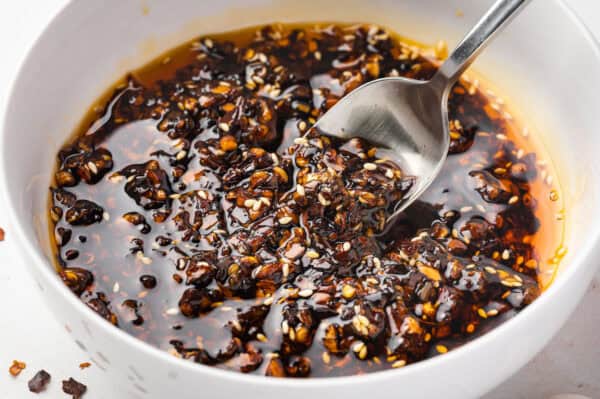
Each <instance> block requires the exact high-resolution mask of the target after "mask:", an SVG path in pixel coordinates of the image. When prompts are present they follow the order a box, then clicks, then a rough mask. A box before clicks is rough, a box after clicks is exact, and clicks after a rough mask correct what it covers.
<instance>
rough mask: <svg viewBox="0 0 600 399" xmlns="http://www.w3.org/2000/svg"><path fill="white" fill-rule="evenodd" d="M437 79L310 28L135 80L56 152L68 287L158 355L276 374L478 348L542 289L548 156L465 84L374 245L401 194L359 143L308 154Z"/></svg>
mask: <svg viewBox="0 0 600 399" xmlns="http://www.w3.org/2000/svg"><path fill="white" fill-rule="evenodd" d="M256 32H260V34H256ZM435 65H436V62H435V60H433V59H431V58H427V57H425V56H423V54H422V53H421V52H420V51H419V49H417V48H415V47H413V46H409V45H407V44H405V43H399V42H398V41H397V39H396V38H395V37H394V36H391V35H390V34H389V33H388V32H387V31H385V30H383V29H380V28H373V27H369V26H352V27H350V26H328V27H325V28H322V29H315V28H309V27H306V26H304V27H294V28H286V27H266V28H262V29H259V30H256V29H250V30H245V31H243V32H235V33H229V34H225V35H214V36H211V39H202V40H200V41H197V42H194V43H191V44H187V45H185V46H182V47H180V48H178V49H176V50H174V51H173V52H172V53H170V54H169V55H168V56H165V57H163V58H161V60H160V61H157V62H155V63H152V64H150V65H149V66H147V67H144V68H143V69H140V70H138V71H136V72H134V73H133V74H132V75H131V76H130V77H129V78H128V79H127V80H126V84H124V85H122V86H120V87H118V88H117V89H115V91H114V93H113V94H112V96H111V98H110V100H109V101H107V102H104V103H103V104H104V106H103V107H102V110H101V111H100V112H98V113H96V114H94V115H93V116H92V117H91V119H88V120H87V121H86V122H85V126H84V127H83V128H82V129H80V130H79V131H78V132H77V134H76V136H75V139H74V140H72V141H71V142H70V143H68V144H66V145H65V146H64V147H63V149H62V150H61V152H60V154H59V165H58V167H59V169H58V172H57V177H56V181H55V182H54V184H53V191H52V193H53V194H52V198H51V210H50V217H51V218H52V226H53V235H54V236H55V244H56V248H57V261H58V268H59V271H60V273H61V276H62V278H63V279H64V280H65V282H66V283H67V285H69V287H70V288H71V289H72V290H73V291H74V292H75V293H76V294H78V295H80V296H81V298H82V300H83V301H84V302H86V303H87V304H88V305H89V306H90V307H92V308H93V309H94V310H96V311H97V312H98V313H99V314H100V315H101V316H102V317H104V318H106V319H107V320H108V321H110V322H112V323H113V324H118V326H119V328H122V329H124V330H125V331H127V332H129V333H131V334H132V335H134V336H136V337H138V338H140V339H143V340H144V341H146V342H148V343H150V344H152V345H155V346H158V347H160V348H163V349H165V350H169V351H171V352H172V353H173V354H174V355H176V356H180V357H185V358H189V359H192V360H194V361H197V362H201V363H205V364H210V365H215V366H217V367H222V368H226V369H232V370H240V371H243V372H254V373H257V374H265V375H271V376H297V377H302V376H315V377H323V376H337V375H352V374H361V373H367V372H373V371H377V370H383V369H388V368H392V367H401V366H403V365H404V364H407V363H412V362H415V361H419V360H421V359H423V358H427V357H431V356H436V355H439V354H442V353H445V352H446V351H447V350H448V349H452V348H453V347H456V346H459V345H461V344H462V343H464V342H466V341H468V340H470V339H472V338H473V337H475V336H477V335H480V334H481V333H483V332H485V331H487V330H489V329H490V328H492V327H493V326H495V325H497V324H498V323H500V322H501V321H503V320H505V319H507V318H509V317H511V316H513V315H514V314H515V313H516V312H518V310H520V309H521V308H522V307H524V306H526V305H527V304H529V303H530V302H531V301H532V300H534V299H535V298H536V297H537V295H538V294H539V293H540V292H541V289H542V287H543V284H542V283H541V282H540V273H541V271H543V270H542V269H541V265H542V264H545V263H546V262H545V261H544V260H543V258H542V255H543V256H548V255H549V254H548V253H546V252H543V253H540V250H539V248H538V243H541V242H543V243H544V251H545V248H549V247H551V246H552V245H556V243H557V240H556V235H557V234H556V227H555V226H554V218H553V214H552V212H553V209H554V208H553V207H552V206H551V205H550V204H549V203H550V202H551V201H550V200H549V199H548V198H547V197H542V195H541V193H542V190H541V189H540V187H542V185H543V183H541V182H540V180H543V178H542V177H540V170H541V167H540V165H539V162H538V156H537V155H536V152H532V150H531V149H530V148H528V147H527V146H525V145H524V144H523V143H522V142H521V140H519V139H517V136H516V135H515V134H514V129H513V127H514V125H513V123H512V122H511V120H510V118H508V117H507V114H506V113H503V112H502V111H501V109H500V107H499V106H498V104H497V103H495V102H494V101H493V100H492V99H491V98H490V97H488V96H486V95H485V94H484V93H483V92H482V91H480V90H478V89H477V87H475V86H476V85H474V84H473V83H469V82H465V81H463V82H461V83H459V84H457V86H456V87H455V88H454V90H453V92H452V95H451V97H450V104H449V109H450V120H451V131H452V141H451V146H450V154H449V157H448V160H447V162H446V164H445V165H444V168H443V170H442V172H441V174H440V176H439V177H438V178H437V179H436V181H435V182H434V183H433V185H432V186H431V187H430V189H429V190H428V191H427V192H426V193H425V194H424V195H423V196H422V197H421V198H420V201H419V202H417V203H416V204H415V205H414V206H412V207H411V208H410V209H409V210H408V211H407V212H406V215H405V217H404V218H403V219H402V220H401V221H400V222H398V224H397V225H396V226H395V228H394V230H393V231H392V232H391V233H389V234H387V235H386V236H385V237H383V238H376V236H375V235H374V234H376V233H377V232H378V231H379V230H380V229H381V226H382V224H381V222H382V220H385V217H386V215H387V214H389V212H391V210H392V208H393V204H394V202H395V201H396V200H398V199H399V198H401V196H402V195H404V194H405V193H406V192H407V191H408V190H409V189H410V186H411V184H412V178H411V177H408V176H404V175H402V174H401V171H400V170H398V168H397V167H396V166H395V165H393V164H391V163H389V162H385V161H384V160H379V159H378V158H377V155H376V154H374V153H372V152H371V151H370V146H369V144H368V143H358V142H349V143H341V142H336V141H332V142H330V141H329V140H328V139H327V138H325V137H319V136H318V135H316V134H314V133H313V134H312V135H310V134H309V136H307V138H306V139H300V137H301V136H303V135H304V134H305V133H306V132H307V131H308V130H309V128H310V126H311V124H312V123H314V121H315V120H316V119H318V117H319V116H320V115H321V114H323V113H324V112H326V110H327V109H328V108H329V107H331V106H332V105H333V104H335V102H336V100H337V99H339V98H340V97H341V96H343V95H345V94H347V93H348V92H349V91H351V90H352V89H354V88H355V87H357V86H359V85H360V84H362V83H364V82H366V81H368V80H372V79H375V78H378V77H383V76H397V75H400V76H407V77H411V78H416V79H427V78H429V77H430V76H432V74H433V73H434V72H435V68H436V66H435ZM299 184H300V185H301V186H302V187H301V188H299ZM59 187H60V188H59ZM555 195H556V194H555V193H554V194H553V196H555ZM540 248H541V244H540Z"/></svg>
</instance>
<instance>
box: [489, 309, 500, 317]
mask: <svg viewBox="0 0 600 399" xmlns="http://www.w3.org/2000/svg"><path fill="white" fill-rule="evenodd" d="M498 313H499V312H498V309H490V310H488V312H487V315H488V316H490V317H494V316H498Z"/></svg>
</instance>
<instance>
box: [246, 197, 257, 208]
mask: <svg viewBox="0 0 600 399" xmlns="http://www.w3.org/2000/svg"><path fill="white" fill-rule="evenodd" d="M254 204H256V200H254V199H247V200H246V201H244V206H245V207H246V208H252V207H253V206H254Z"/></svg>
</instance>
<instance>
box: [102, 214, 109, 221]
mask: <svg viewBox="0 0 600 399" xmlns="http://www.w3.org/2000/svg"><path fill="white" fill-rule="evenodd" d="M102 219H104V220H106V221H107V222H108V221H109V220H110V215H109V214H108V212H102Z"/></svg>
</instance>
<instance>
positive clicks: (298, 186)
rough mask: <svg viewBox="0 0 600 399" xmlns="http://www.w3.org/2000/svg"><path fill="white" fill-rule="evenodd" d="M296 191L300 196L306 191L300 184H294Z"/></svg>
mask: <svg viewBox="0 0 600 399" xmlns="http://www.w3.org/2000/svg"><path fill="white" fill-rule="evenodd" d="M296 192H297V193H298V195H301V196H302V197H304V195H305V194H306V192H305V191H304V186H303V185H302V184H298V185H296Z"/></svg>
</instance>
